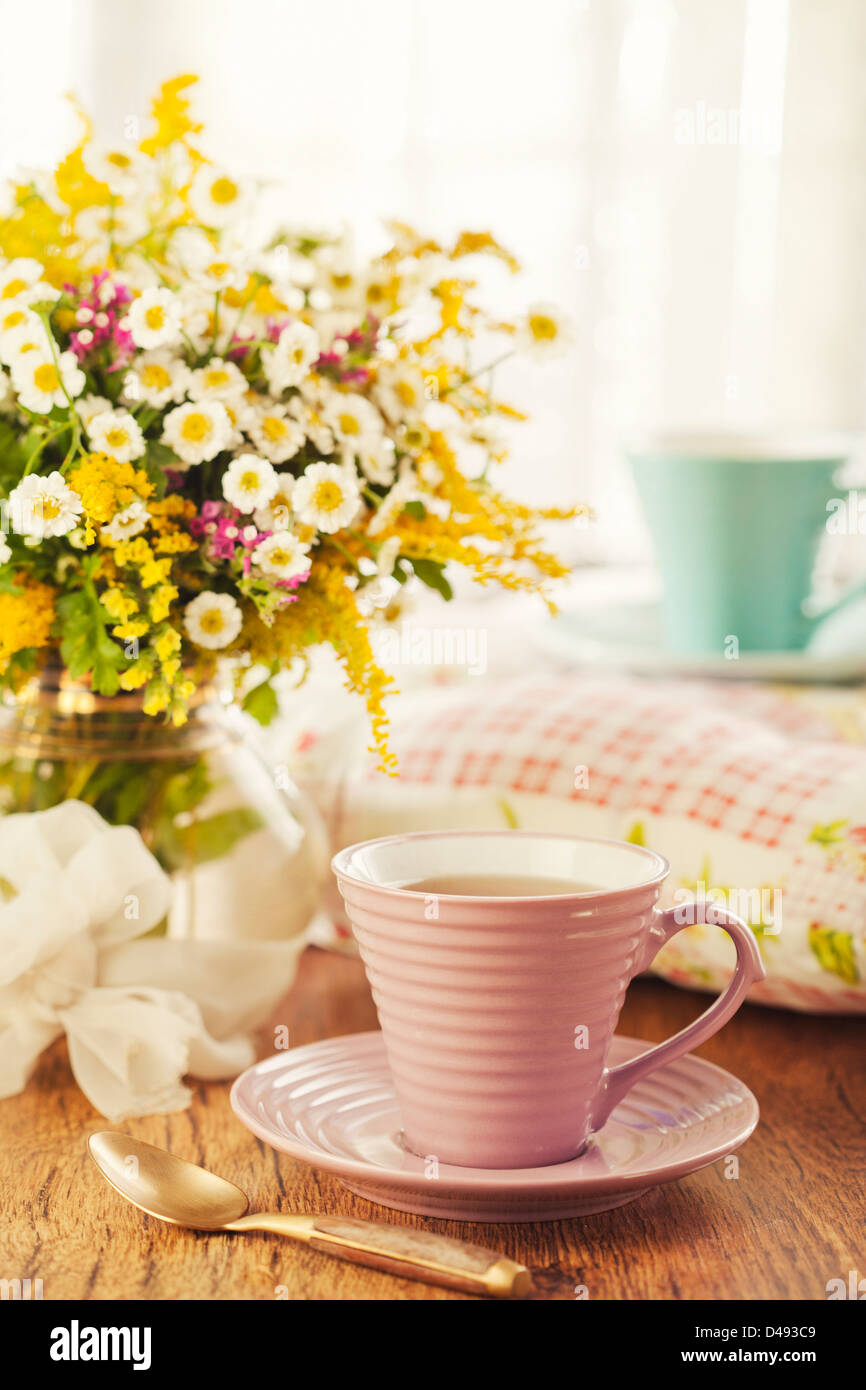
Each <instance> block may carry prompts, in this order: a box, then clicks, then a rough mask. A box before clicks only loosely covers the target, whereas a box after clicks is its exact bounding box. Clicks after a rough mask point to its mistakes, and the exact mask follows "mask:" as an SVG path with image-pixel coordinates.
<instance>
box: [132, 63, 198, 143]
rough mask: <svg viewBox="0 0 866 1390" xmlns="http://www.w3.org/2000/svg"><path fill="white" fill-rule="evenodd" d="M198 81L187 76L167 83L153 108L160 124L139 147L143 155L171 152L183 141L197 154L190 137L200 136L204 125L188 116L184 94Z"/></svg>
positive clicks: (175, 78) (161, 88) (186, 99)
mask: <svg viewBox="0 0 866 1390" xmlns="http://www.w3.org/2000/svg"><path fill="white" fill-rule="evenodd" d="M197 81H198V78H197V77H194V76H191V75H190V74H184V75H183V76H181V77H173V78H172V79H171V81H169V82H163V84H162V86H161V87H160V89H159V92H158V94H157V95H156V96H155V97H154V99H153V104H152V106H151V111H152V113H153V117H154V120H155V121H156V130H155V131H154V133H153V135H149V136H148V137H147V139H146V140H142V142H141V144H140V145H139V149H140V150H141V152H142V154H148V155H151V156H153V155H155V154H156V153H157V152H158V151H159V150H165V149H168V147H169V145H174V144H176V143H177V141H179V140H180V141H183V143H184V144H185V145H186V146H187V149H190V152H191V153H193V151H192V150H191V147H190V146H189V143H188V140H187V137H188V136H189V135H197V134H198V133H199V131H200V130H201V125H199V124H198V123H197V122H195V121H191V120H190V118H189V114H188V113H189V99H188V98H187V97H185V96H183V95H182V93H183V92H185V91H186V89H187V87H191V86H193V84H194V83H196V82H197Z"/></svg>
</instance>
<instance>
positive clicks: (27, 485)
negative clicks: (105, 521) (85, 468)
mask: <svg viewBox="0 0 866 1390" xmlns="http://www.w3.org/2000/svg"><path fill="white" fill-rule="evenodd" d="M81 512H82V504H81V498H80V497H79V496H78V493H77V492H73V491H72V488H71V487H69V486H67V484H66V482H65V481H64V479H63V475H62V473H58V472H54V473H49V475H48V477H47V478H45V477H41V476H40V475H39V474H37V473H31V475H30V477H29V478H24V480H23V481H22V482H20V483H19V484H18V486H17V487H16V488H13V489H12V491H11V492H10V494H9V515H10V517H11V520H12V528H13V530H15V531H17V532H18V534H19V535H20V536H32V537H34V538H35V539H37V540H44V539H45V538H46V537H49V536H65V535H66V534H67V532H68V531H71V530H73V528H74V527H76V526H77V525H78V521H79V518H80V516H81Z"/></svg>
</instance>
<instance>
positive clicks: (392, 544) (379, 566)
mask: <svg viewBox="0 0 866 1390" xmlns="http://www.w3.org/2000/svg"><path fill="white" fill-rule="evenodd" d="M400 544H401V541H400V537H399V536H389V537H388V539H387V540H386V541H383V542H382V544H381V545H380V547H379V553H378V555H377V556H376V573H377V574H378V576H379V578H380V579H390V578H391V576H392V575H393V573H394V566H395V565H396V563H397V556H398V555H399V554H400Z"/></svg>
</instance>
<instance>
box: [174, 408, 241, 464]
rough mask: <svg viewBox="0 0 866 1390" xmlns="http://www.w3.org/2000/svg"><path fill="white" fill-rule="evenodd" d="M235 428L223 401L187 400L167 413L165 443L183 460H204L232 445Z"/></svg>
mask: <svg viewBox="0 0 866 1390" xmlns="http://www.w3.org/2000/svg"><path fill="white" fill-rule="evenodd" d="M233 430H234V426H233V425H232V421H231V416H230V415H229V413H228V411H227V410H226V408H225V406H224V405H223V404H222V402H221V401H188V402H187V404H186V405H180V406H178V408H177V410H171V411H169V413H168V415H166V417H165V423H164V427H163V432H162V442H163V443H164V444H167V445H168V446H169V448H170V449H173V450H174V452H175V453H176V454H177V456H178V458H179V459H181V460H182V461H183V462H184V463H186V464H191V463H204V462H205V461H206V460H207V459H212V458H215V457H216V455H217V454H219V453H221V452H222V451H223V449H227V448H228V447H229V444H230V441H231V438H232V433H233Z"/></svg>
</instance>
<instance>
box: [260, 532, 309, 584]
mask: <svg viewBox="0 0 866 1390" xmlns="http://www.w3.org/2000/svg"><path fill="white" fill-rule="evenodd" d="M253 563H254V564H256V565H258V566H259V568H260V569H261V570H263V571H264V573H265V574H270V575H272V576H273V578H274V579H295V578H296V577H297V575H299V574H306V573H307V571H308V570H309V568H310V564H311V561H310V547H309V545H308V544H307V543H306V542H305V541H302V540H299V539H298V537H297V536H293V535H292V533H291V532H290V531H275V532H274V534H273V535H272V536H268V537H267V538H266V539H265V540H263V541H260V542H259V544H258V545H257V546H256V548H255V550H254V551H253Z"/></svg>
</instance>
